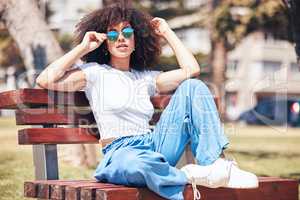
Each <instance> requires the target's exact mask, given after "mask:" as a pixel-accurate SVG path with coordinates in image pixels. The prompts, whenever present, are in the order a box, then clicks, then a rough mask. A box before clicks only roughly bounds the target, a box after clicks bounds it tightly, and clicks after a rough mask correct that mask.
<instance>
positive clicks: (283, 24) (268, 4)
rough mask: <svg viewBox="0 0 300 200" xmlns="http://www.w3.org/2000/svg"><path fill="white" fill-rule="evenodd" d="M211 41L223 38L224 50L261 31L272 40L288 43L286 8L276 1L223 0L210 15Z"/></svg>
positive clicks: (289, 38) (289, 36)
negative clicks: (211, 26) (211, 25)
mask: <svg viewBox="0 0 300 200" xmlns="http://www.w3.org/2000/svg"><path fill="white" fill-rule="evenodd" d="M213 29H214V31H213V32H212V39H214V40H218V39H223V40H224V41H225V45H226V48H227V49H231V48H233V47H234V46H235V45H236V44H237V43H238V42H240V41H241V39H243V38H244V37H245V36H247V35H248V34H249V33H251V32H254V31H262V32H264V33H265V34H266V35H271V36H272V37H274V38H276V39H285V40H291V37H292V35H291V33H290V31H289V20H288V12H287V8H286V7H285V6H284V4H283V3H282V2H281V1H279V0H261V1H258V0H226V1H222V2H221V3H220V4H219V5H218V6H217V7H216V8H215V10H214V12H213Z"/></svg>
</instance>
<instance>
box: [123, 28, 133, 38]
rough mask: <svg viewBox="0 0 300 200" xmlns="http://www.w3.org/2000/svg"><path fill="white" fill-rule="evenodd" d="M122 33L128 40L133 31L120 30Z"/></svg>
mask: <svg viewBox="0 0 300 200" xmlns="http://www.w3.org/2000/svg"><path fill="white" fill-rule="evenodd" d="M122 33H123V35H124V37H125V38H130V37H131V35H132V34H133V29H132V28H130V27H127V28H124V29H123V30H122Z"/></svg>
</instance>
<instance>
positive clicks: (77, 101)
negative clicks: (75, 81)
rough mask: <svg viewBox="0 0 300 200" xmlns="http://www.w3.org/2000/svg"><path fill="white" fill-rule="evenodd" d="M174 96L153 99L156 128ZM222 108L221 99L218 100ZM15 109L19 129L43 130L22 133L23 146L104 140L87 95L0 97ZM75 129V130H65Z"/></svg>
mask: <svg viewBox="0 0 300 200" xmlns="http://www.w3.org/2000/svg"><path fill="white" fill-rule="evenodd" d="M170 98H171V96H170V95H158V96H154V97H152V98H151V102H152V104H153V106H154V108H155V110H156V112H155V114H154V115H153V118H152V119H151V121H150V124H151V125H154V124H155V123H156V122H157V121H158V120H159V118H160V114H161V111H162V110H163V109H164V108H165V107H166V106H167V105H168V103H169V100H170ZM215 102H216V103H217V105H218V99H217V98H215ZM1 108H6V109H15V110H16V124H17V125H42V126H43V127H36V128H26V129H21V130H19V144H76V143H97V142H98V140H99V139H100V135H99V132H98V129H97V127H96V122H95V119H94V116H93V113H92V111H91V109H90V106H89V102H88V100H87V98H86V96H85V94H84V92H83V91H78V92H57V91H51V90H46V89H29V88H25V89H18V90H13V91H7V92H2V93H0V109H1ZM61 125H71V126H72V127H62V126H61Z"/></svg>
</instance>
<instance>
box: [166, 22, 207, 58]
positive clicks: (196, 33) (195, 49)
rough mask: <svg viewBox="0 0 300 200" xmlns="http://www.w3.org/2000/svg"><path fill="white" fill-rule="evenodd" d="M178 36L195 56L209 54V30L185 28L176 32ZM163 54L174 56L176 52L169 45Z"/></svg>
mask: <svg viewBox="0 0 300 200" xmlns="http://www.w3.org/2000/svg"><path fill="white" fill-rule="evenodd" d="M176 35H177V36H178V37H179V38H180V40H181V41H182V42H183V43H184V45H185V46H186V47H187V48H188V49H189V50H190V51H191V52H192V53H193V54H197V53H202V54H209V52H210V50H211V42H210V38H209V32H208V30H206V29H201V28H185V29H182V30H178V31H176ZM162 54H163V55H164V56H172V55H174V52H173V50H172V48H171V47H170V46H169V45H164V46H163V48H162Z"/></svg>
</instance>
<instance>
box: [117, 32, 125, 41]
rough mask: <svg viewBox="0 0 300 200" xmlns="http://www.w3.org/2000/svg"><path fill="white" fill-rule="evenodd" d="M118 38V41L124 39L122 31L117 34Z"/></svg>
mask: <svg viewBox="0 0 300 200" xmlns="http://www.w3.org/2000/svg"><path fill="white" fill-rule="evenodd" d="M118 40H119V41H123V40H125V37H124V35H123V33H120V34H119V36H118Z"/></svg>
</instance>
